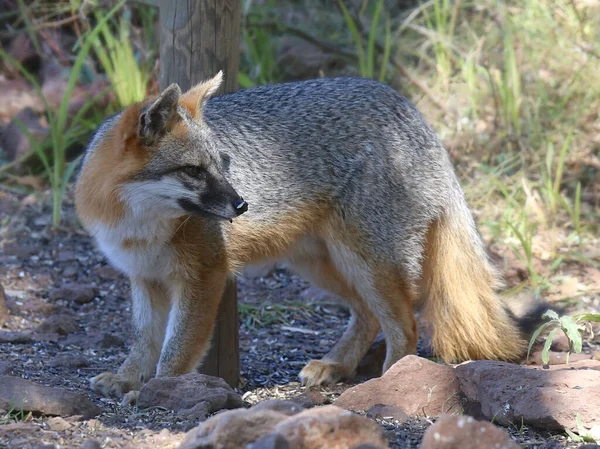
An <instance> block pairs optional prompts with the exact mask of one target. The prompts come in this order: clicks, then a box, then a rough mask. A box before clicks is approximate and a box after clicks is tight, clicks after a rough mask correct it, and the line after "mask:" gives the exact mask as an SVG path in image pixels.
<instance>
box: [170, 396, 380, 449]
mask: <svg viewBox="0 0 600 449" xmlns="http://www.w3.org/2000/svg"><path fill="white" fill-rule="evenodd" d="M360 444H370V445H372V446H373V447H374V448H376V449H381V448H387V447H388V446H387V441H386V440H385V438H384V436H383V432H382V429H381V428H380V427H379V426H378V425H377V424H376V423H375V422H373V421H371V420H369V419H367V418H364V417H362V416H359V415H356V414H354V413H351V412H348V411H346V410H344V409H342V408H339V407H336V406H333V405H328V406H324V407H314V408H311V409H306V410H302V408H301V407H298V405H297V404H294V403H293V402H291V401H278V400H271V401H265V402H263V403H259V404H258V405H256V406H254V407H252V408H251V409H248V410H244V409H239V410H230V411H225V412H222V413H219V414H217V415H215V416H213V417H211V418H210V419H208V420H207V421H206V422H204V423H203V424H201V425H200V426H198V427H197V428H195V429H193V430H192V431H190V432H188V434H187V435H186V436H185V438H184V440H183V442H182V444H181V446H180V448H181V449H200V448H207V447H211V448H219V449H234V448H243V447H249V448H253V449H286V448H289V449H317V448H325V447H326V448H328V449H338V448H339V449H341V448H353V447H356V446H358V445H360Z"/></svg>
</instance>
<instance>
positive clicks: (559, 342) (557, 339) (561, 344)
mask: <svg viewBox="0 0 600 449" xmlns="http://www.w3.org/2000/svg"><path fill="white" fill-rule="evenodd" d="M550 349H552V350H553V351H557V352H566V351H568V350H569V339H568V338H567V336H566V335H565V333H564V332H560V331H559V332H557V333H556V334H555V335H554V338H553V339H552V346H550Z"/></svg>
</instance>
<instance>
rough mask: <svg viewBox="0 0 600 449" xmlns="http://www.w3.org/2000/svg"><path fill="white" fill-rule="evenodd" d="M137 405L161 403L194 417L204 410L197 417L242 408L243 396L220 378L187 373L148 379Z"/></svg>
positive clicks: (202, 417) (145, 405)
mask: <svg viewBox="0 0 600 449" xmlns="http://www.w3.org/2000/svg"><path fill="white" fill-rule="evenodd" d="M137 404H138V407H140V408H148V407H153V406H161V407H165V408H168V409H171V410H175V411H177V412H183V413H185V412H184V411H185V410H189V411H190V413H192V414H193V415H195V416H197V415H198V413H199V412H200V411H201V410H206V414H205V416H197V418H199V419H205V418H206V416H207V415H208V414H210V413H214V412H216V411H219V410H222V409H232V408H237V407H241V406H242V398H241V397H240V396H239V395H238V394H237V393H236V392H235V391H233V389H232V388H231V387H230V386H229V385H227V383H226V382H225V381H224V380H223V379H221V378H219V377H213V376H207V375H204V374H199V373H189V374H185V375H183V376H178V377H155V378H153V379H151V380H150V381H149V382H148V383H146V384H145V385H144V386H143V387H142V389H141V390H140V394H139V396H138V402H137ZM201 404H205V405H201ZM194 408H195V410H193V411H192V409H194Z"/></svg>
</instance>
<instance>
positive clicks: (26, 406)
mask: <svg viewBox="0 0 600 449" xmlns="http://www.w3.org/2000/svg"><path fill="white" fill-rule="evenodd" d="M0 408H4V409H7V410H10V409H16V410H24V411H31V412H34V413H43V414H45V415H58V416H73V415H81V416H83V418H84V419H87V418H91V417H93V416H96V415H98V414H99V413H100V409H99V408H98V407H96V406H95V405H94V404H93V403H92V402H90V400H89V399H88V398H87V396H85V395H83V394H80V393H74V392H72V391H69V390H66V389H64V388H58V387H46V386H43V385H39V384H36V383H33V382H30V381H28V380H25V379H21V378H20V377H12V376H0Z"/></svg>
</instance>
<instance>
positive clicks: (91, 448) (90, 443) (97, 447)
mask: <svg viewBox="0 0 600 449" xmlns="http://www.w3.org/2000/svg"><path fill="white" fill-rule="evenodd" d="M79 449H102V445H101V444H100V443H98V442H97V441H96V440H87V441H84V442H83V444H82V445H81V446H79Z"/></svg>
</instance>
